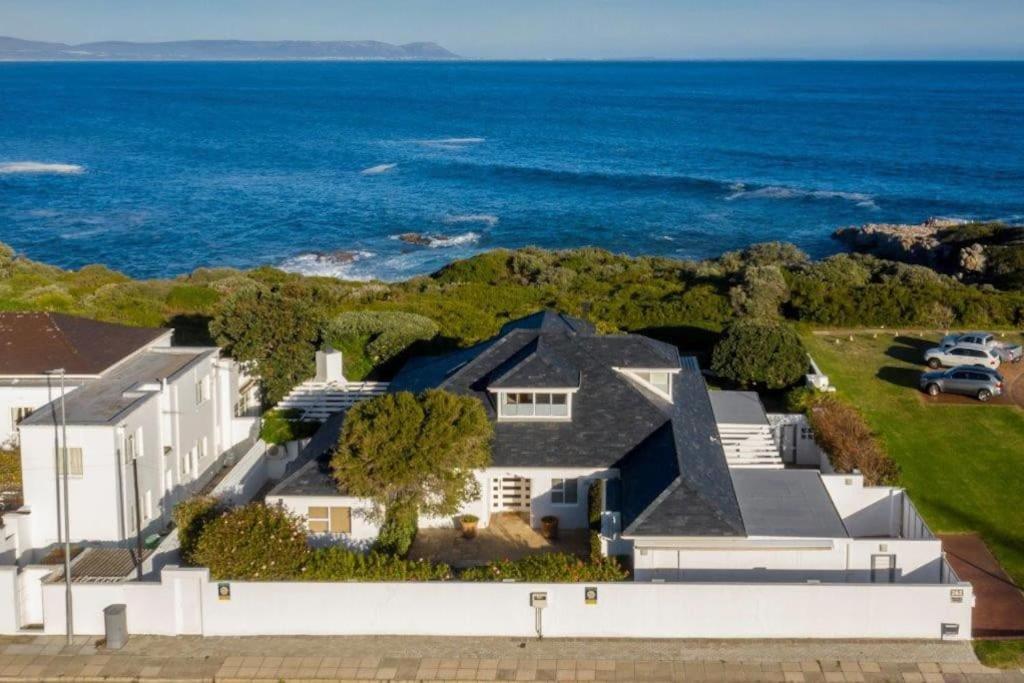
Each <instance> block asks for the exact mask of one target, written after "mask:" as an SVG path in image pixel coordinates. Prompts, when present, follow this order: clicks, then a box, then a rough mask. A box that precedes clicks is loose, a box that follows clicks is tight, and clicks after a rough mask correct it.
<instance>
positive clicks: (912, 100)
mask: <svg viewBox="0 0 1024 683" xmlns="http://www.w3.org/2000/svg"><path fill="white" fill-rule="evenodd" d="M930 216H949V217H963V218H985V219H989V218H1000V219H1006V220H1010V221H1018V222H1019V221H1021V220H1024V63H811V62H806V63H803V62H771V63H756V62H738V63H727V62H726V63H714V62H707V63H703V62H701V63H473V62H467V63H451V64H427V63H105V64H70V63H69V64H11V63H8V64H0V241H3V242H7V243H9V244H11V245H12V246H14V247H15V248H16V249H18V250H20V251H22V252H23V253H25V254H27V255H28V256H30V257H32V258H35V259H40V260H43V261H47V262H51V263H55V264H58V265H61V266H66V267H78V266H81V265H84V264H87V263H93V262H100V263H105V264H108V265H110V266H112V267H114V268H118V269H121V270H123V271H125V272H128V273H129V274H132V275H135V276H166V275H174V274H178V273H182V272H187V271H189V270H191V269H193V268H195V267H197V266H200V265H205V266H243V267H244V266H253V265H257V264H273V265H279V266H284V267H287V268H291V269H294V270H301V271H304V272H320V273H329V274H335V275H340V276H344V277H358V278H367V277H382V278H386V279H395V278H401V277H406V276H409V275H412V274H416V273H423V272H428V271H431V270H434V269H436V268H437V267H439V266H440V265H442V264H444V263H446V262H448V261H450V260H452V259H455V258H460V257H464V256H467V255H469V254H472V253H474V252H476V251H479V250H484V249H488V248H493V247H498V246H502V247H516V246H523V245H539V246H543V247H552V248H559V247H576V246H581V245H597V246H601V247H605V248H608V249H611V250H614V251H620V252H627V253H632V254H662V255H669V256H684V257H704V256H712V255H717V254H718V253H720V252H721V251H723V250H726V249H733V248H738V247H742V246H744V245H747V244H750V243H753V242H761V241H767V240H788V241H791V242H795V243H797V244H799V245H800V246H802V247H803V248H805V249H806V250H807V251H809V252H811V253H812V254H814V255H822V254H826V253H830V252H832V251H835V250H836V249H837V248H838V247H837V245H836V244H834V243H833V241H832V240H830V238H829V234H830V233H831V231H832V230H833V229H835V228H836V227H840V226H845V225H854V224H862V223H866V222H880V221H908V222H916V221H920V220H922V219H925V218H927V217H930ZM407 232H416V233H424V234H427V235H430V236H431V237H432V238H433V239H432V241H431V243H430V244H429V245H412V244H408V243H406V242H404V241H401V240H398V239H396V236H397V235H399V234H401V233H407ZM338 250H341V251H346V252H351V253H352V254H354V255H355V257H356V258H355V260H354V261H351V262H348V263H341V262H339V261H338V260H337V259H323V258H318V257H316V256H312V255H311V254H315V253H317V252H334V251H338Z"/></svg>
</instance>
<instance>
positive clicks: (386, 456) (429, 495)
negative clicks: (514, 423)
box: [331, 390, 494, 554]
mask: <svg viewBox="0 0 1024 683" xmlns="http://www.w3.org/2000/svg"><path fill="white" fill-rule="evenodd" d="M493 431H494V428H493V426H492V425H491V422H490V420H488V419H487V414H486V413H485V412H484V409H483V406H482V405H481V404H480V401H478V400H477V399H475V398H473V397H471V396H458V395H456V394H452V393H449V392H446V391H441V390H428V391H425V392H423V393H421V394H419V395H413V394H411V393H409V392H398V393H394V394H386V395H384V396H379V397H377V398H374V399H371V400H369V401H364V402H362V403H359V404H358V405H356V406H355V407H354V408H352V409H351V410H350V411H349V413H348V415H347V416H346V418H345V425H344V427H343V428H342V432H341V438H340V440H339V443H338V449H337V451H336V452H335V454H334V458H333V460H332V462H331V464H332V466H333V467H334V475H335V477H336V479H337V480H338V482H339V487H340V488H341V489H342V490H344V491H346V492H348V493H349V494H351V495H355V496H363V497H366V498H370V499H371V500H373V502H374V504H375V506H376V507H377V509H378V510H380V509H386V510H387V512H388V514H387V516H386V517H385V519H384V521H385V525H384V527H385V528H384V529H382V532H381V537H382V539H384V540H383V541H381V543H382V544H383V545H384V547H388V548H389V549H391V550H393V551H395V552H398V553H399V554H404V552H405V551H407V550H408V545H407V544H406V541H408V543H409V544H411V542H412V538H411V537H409V538H407V536H408V533H407V532H406V531H403V530H408V529H410V528H411V529H412V531H413V533H415V519H416V515H417V514H427V515H432V516H433V515H437V516H450V515H454V514H455V513H456V512H458V511H459V509H460V508H461V507H462V505H463V503H465V502H467V501H470V500H475V499H476V498H477V497H478V496H479V495H480V491H479V485H478V483H477V480H476V477H475V476H474V472H475V471H476V470H479V469H482V468H485V467H487V466H488V465H489V464H490V462H491V439H492V438H493Z"/></svg>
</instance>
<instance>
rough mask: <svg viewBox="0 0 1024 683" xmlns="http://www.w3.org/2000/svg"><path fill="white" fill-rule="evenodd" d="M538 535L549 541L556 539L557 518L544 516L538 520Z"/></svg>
mask: <svg viewBox="0 0 1024 683" xmlns="http://www.w3.org/2000/svg"><path fill="white" fill-rule="evenodd" d="M540 535H541V536H543V537H544V538H546V539H548V540H550V539H553V538H558V517H555V516H554V515H545V516H543V517H541V518H540Z"/></svg>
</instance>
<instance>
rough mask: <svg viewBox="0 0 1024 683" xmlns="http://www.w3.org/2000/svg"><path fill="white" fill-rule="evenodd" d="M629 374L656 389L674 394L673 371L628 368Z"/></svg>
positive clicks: (667, 393)
mask: <svg viewBox="0 0 1024 683" xmlns="http://www.w3.org/2000/svg"><path fill="white" fill-rule="evenodd" d="M627 373H628V374H630V375H632V376H633V377H634V378H636V379H638V380H640V381H641V382H643V383H644V384H646V385H647V386H649V387H650V388H652V389H654V390H655V391H659V392H661V393H662V394H665V395H666V396H669V397H671V396H672V373H671V372H668V371H665V370H628V371H627Z"/></svg>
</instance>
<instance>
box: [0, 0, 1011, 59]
mask: <svg viewBox="0 0 1024 683" xmlns="http://www.w3.org/2000/svg"><path fill="white" fill-rule="evenodd" d="M0 35H7V36H14V37H18V38H27V39H34V40H47V41H55V42H67V43H82V42H89V41H97V40H132V41H160V40H185V39H199V38H234V39H248V40H280V39H292V40H382V41H385V42H390V43H404V42H412V41H434V42H437V43H440V44H441V45H444V46H445V47H447V48H448V49H450V50H452V51H454V52H456V53H458V54H460V55H462V56H465V57H470V58H479V59H566V58H580V59H621V58H659V59H757V58H766V59H791V58H792V59H1024V0H0Z"/></svg>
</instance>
